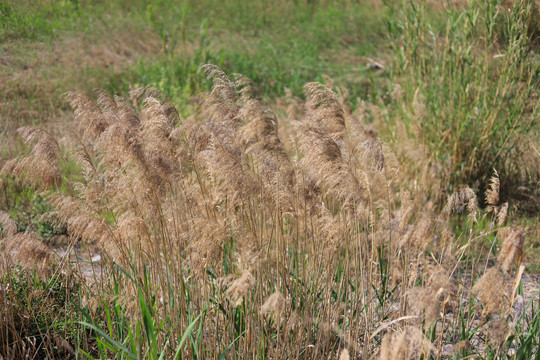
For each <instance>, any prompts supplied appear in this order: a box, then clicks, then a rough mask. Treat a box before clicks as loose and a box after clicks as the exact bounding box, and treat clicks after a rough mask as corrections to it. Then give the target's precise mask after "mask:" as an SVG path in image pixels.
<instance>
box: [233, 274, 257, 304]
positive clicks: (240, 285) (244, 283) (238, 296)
mask: <svg viewBox="0 0 540 360" xmlns="http://www.w3.org/2000/svg"><path fill="white" fill-rule="evenodd" d="M253 285H255V278H254V277H253V275H251V273H250V272H249V271H244V272H243V273H242V275H241V276H240V277H239V278H238V279H236V280H235V281H233V282H232V283H231V286H229V288H228V289H227V291H226V294H227V296H229V299H231V303H232V305H233V306H239V305H240V304H242V301H243V300H244V297H245V296H246V294H247V293H248V291H249V290H250V289H251V288H252V287H253Z"/></svg>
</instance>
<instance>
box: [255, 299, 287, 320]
mask: <svg viewBox="0 0 540 360" xmlns="http://www.w3.org/2000/svg"><path fill="white" fill-rule="evenodd" d="M284 310H285V297H284V296H283V295H282V294H281V293H280V292H279V291H276V292H274V293H273V294H272V295H270V296H269V297H268V299H266V301H265V302H264V304H263V305H262V306H261V313H262V314H263V315H265V316H270V315H271V316H272V317H273V318H274V321H276V322H279V321H281V317H282V315H283V311H284Z"/></svg>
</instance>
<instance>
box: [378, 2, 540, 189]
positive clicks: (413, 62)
mask: <svg viewBox="0 0 540 360" xmlns="http://www.w3.org/2000/svg"><path fill="white" fill-rule="evenodd" d="M533 5H534V4H533V3H532V2H528V1H515V2H514V3H513V5H512V4H511V5H508V3H507V2H505V3H503V2H501V1H496V0H490V1H470V2H469V3H468V5H465V6H464V8H459V9H457V8H455V7H452V6H449V7H448V8H446V9H445V10H442V11H443V12H442V14H436V15H433V14H432V13H431V12H430V8H429V5H427V4H426V3H425V2H422V1H414V2H402V3H401V4H400V5H398V6H395V7H394V8H392V11H391V12H390V16H389V17H388V29H389V34H390V38H391V43H392V46H393V49H394V58H395V63H394V68H393V74H392V78H393V80H394V82H395V83H397V84H399V85H400V86H401V88H402V90H403V98H400V99H396V101H395V102H394V105H393V107H391V108H392V109H393V113H392V116H391V117H392V121H391V124H393V125H395V124H396V121H397V120H398V119H399V121H402V122H403V123H404V124H405V126H406V127H407V131H408V132H409V134H411V135H412V136H415V137H418V141H420V143H422V144H423V145H424V146H426V147H427V148H428V149H429V153H430V158H431V161H433V162H438V163H439V164H441V165H442V167H444V168H446V169H447V171H448V174H449V178H448V181H449V183H450V184H451V185H453V186H457V185H458V184H459V183H469V184H474V183H475V182H478V185H479V188H480V189H485V185H486V182H487V178H488V176H489V174H490V173H491V172H492V171H493V168H497V169H499V171H500V173H501V179H502V181H503V183H504V184H505V185H506V186H505V187H506V189H507V190H512V189H513V188H515V187H517V186H519V182H520V181H523V177H520V176H519V175H520V174H522V173H523V172H526V174H525V176H526V177H527V176H529V177H530V176H533V177H534V176H537V175H538V168H537V167H536V168H535V167H534V166H533V167H532V168H528V167H527V163H526V162H524V161H522V158H523V156H524V155H525V156H526V155H527V154H526V152H528V151H531V150H530V149H527V147H526V146H525V145H526V144H527V142H530V141H535V140H537V139H538V130H539V123H538V121H537V120H538V115H539V114H538V88H539V85H540V76H539V75H540V74H539V71H538V70H539V67H538V66H539V57H538V54H537V47H536V45H535V39H534V38H533V37H532V36H534V31H533V30H534V29H531V26H534V24H535V19H534V16H536V17H537V16H538V13H537V9H536V8H535V7H534V6H533Z"/></svg>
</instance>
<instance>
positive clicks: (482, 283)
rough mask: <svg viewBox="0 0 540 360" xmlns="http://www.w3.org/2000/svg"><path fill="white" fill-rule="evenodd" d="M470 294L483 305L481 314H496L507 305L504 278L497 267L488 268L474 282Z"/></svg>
mask: <svg viewBox="0 0 540 360" xmlns="http://www.w3.org/2000/svg"><path fill="white" fill-rule="evenodd" d="M472 292H473V294H474V295H476V296H477V297H478V299H479V300H480V302H481V303H482V304H483V310H482V314H485V315H491V314H495V313H498V312H500V311H502V310H503V308H505V307H506V305H507V299H508V296H507V289H506V287H505V283H504V278H503V276H502V274H501V272H500V270H499V269H498V268H497V267H492V268H489V269H488V270H487V271H486V272H485V274H484V275H482V277H481V278H480V279H479V280H478V281H477V282H476V284H475V285H474V287H473V289H472Z"/></svg>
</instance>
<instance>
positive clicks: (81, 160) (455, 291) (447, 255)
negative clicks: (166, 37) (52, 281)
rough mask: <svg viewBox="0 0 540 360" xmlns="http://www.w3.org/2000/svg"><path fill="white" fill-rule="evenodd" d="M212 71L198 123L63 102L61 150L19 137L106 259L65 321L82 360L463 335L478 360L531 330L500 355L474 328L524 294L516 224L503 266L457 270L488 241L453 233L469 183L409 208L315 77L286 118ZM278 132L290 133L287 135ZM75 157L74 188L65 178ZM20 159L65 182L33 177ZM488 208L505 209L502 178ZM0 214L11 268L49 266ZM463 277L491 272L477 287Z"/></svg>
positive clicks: (146, 111) (367, 352)
mask: <svg viewBox="0 0 540 360" xmlns="http://www.w3.org/2000/svg"><path fill="white" fill-rule="evenodd" d="M203 69H204V71H205V72H206V74H207V75H208V77H209V79H210V80H211V81H212V82H213V87H212V89H211V91H209V92H208V93H204V94H201V96H200V99H201V104H202V105H201V111H200V112H197V113H195V114H193V116H191V117H189V118H183V117H181V116H179V114H178V112H177V111H176V110H175V108H174V106H173V105H172V103H171V102H170V101H169V100H168V99H167V98H166V97H165V96H164V95H163V94H162V93H160V92H159V91H158V90H156V89H154V88H149V87H145V88H140V89H136V90H134V91H132V92H131V93H130V98H131V100H128V99H124V98H120V97H116V96H112V95H110V94H108V93H106V92H104V91H102V90H98V91H97V99H96V100H93V99H92V98H90V97H87V96H85V95H82V94H78V93H74V92H70V93H68V94H67V99H68V101H69V102H70V104H71V105H72V107H73V108H74V112H75V118H76V124H75V125H76V126H74V127H73V128H70V129H65V130H64V131H63V132H61V133H62V134H63V138H62V139H56V138H55V137H53V136H51V135H50V134H49V133H47V132H44V131H39V130H37V129H36V130H31V129H25V130H23V131H22V135H23V136H26V138H28V140H29V141H31V142H32V143H36V144H37V145H35V146H34V148H33V149H34V150H33V152H32V153H31V154H30V155H27V156H25V157H20V158H18V159H15V160H13V161H12V162H10V163H9V164H8V165H6V166H4V169H3V172H4V173H5V174H11V175H13V176H15V177H16V178H18V179H20V180H21V181H26V182H27V183H28V184H30V185H34V186H36V187H37V188H39V189H40V191H41V193H42V194H43V196H46V197H47V198H48V199H49V201H50V203H51V204H52V206H53V207H54V211H53V212H52V213H50V214H48V216H49V217H50V219H51V221H56V222H58V223H60V224H64V225H65V226H66V228H67V233H68V235H69V237H70V242H71V246H73V248H74V249H78V248H80V247H81V246H82V245H83V244H84V245H85V246H94V247H95V248H96V249H98V251H99V254H101V258H102V261H101V262H100V264H99V265H100V267H99V269H95V268H94V267H93V266H94V265H95V264H90V265H89V266H90V267H91V269H92V271H93V274H92V275H88V274H87V275H86V276H80V277H79V281H80V293H79V300H80V301H79V303H78V305H77V306H78V307H79V308H80V313H79V317H78V318H75V319H76V320H74V321H73V323H74V324H77V325H78V326H80V328H78V329H79V331H80V333H79V334H84V336H82V335H81V336H79V337H78V338H77V339H79V340H78V341H77V342H76V343H71V346H72V347H73V349H74V351H75V352H78V353H79V354H84V355H86V356H88V357H99V356H100V357H117V358H130V359H142V358H144V359H159V358H175V359H176V358H180V357H182V358H225V357H227V358H236V359H247V358H250V359H252V358H261V359H262V358H274V359H284V358H297V359H313V358H335V357H339V358H340V359H350V358H380V359H390V358H407V359H413V358H414V359H420V358H426V357H427V356H431V355H433V356H441V355H442V354H443V345H447V344H449V345H451V346H454V344H458V343H459V341H461V340H463V339H467V340H470V341H474V342H475V344H476V345H475V347H473V348H471V349H466V350H463V352H468V353H470V354H476V355H478V354H479V355H481V356H484V355H485V356H488V355H489V356H491V355H494V354H502V353H503V352H502V351H507V350H508V349H509V348H510V347H513V346H516V344H518V342H519V341H525V340H523V339H522V338H520V337H519V336H520V335H521V334H523V333H524V332H525V331H527V330H526V329H528V328H527V327H526V326H524V327H523V329H522V330H520V331H517V332H516V333H515V334H516V336H518V337H515V338H512V339H510V338H506V337H505V336H502V337H498V338H497V339H499V340H498V342H497V343H496V344H495V342H490V341H489V340H486V339H487V338H485V337H482V336H480V335H478V331H477V329H479V328H480V327H481V326H482V325H484V324H487V323H488V322H489V321H492V319H491V318H490V317H489V316H495V315H498V316H500V317H501V319H504V320H505V321H507V320H508V319H509V318H508V316H509V314H510V313H511V310H512V305H513V303H514V298H513V297H515V296H516V294H515V292H507V291H506V290H505V289H507V288H508V286H511V276H512V274H513V270H514V268H515V267H514V264H515V262H517V263H518V266H519V259H520V256H521V252H522V249H523V239H524V235H523V234H524V232H521V231H520V230H516V231H513V232H511V234H512V235H508V236H506V237H505V239H506V240H505V241H504V243H503V247H502V250H501V252H500V253H499V255H498V257H497V259H496V265H494V266H492V267H490V269H489V270H487V272H485V274H484V272H483V271H480V272H478V271H477V269H478V268H479V267H480V265H481V264H480V258H479V259H477V260H466V261H465V260H464V259H465V258H466V259H468V258H469V257H468V256H467V255H470V253H468V251H470V249H471V247H472V245H473V242H474V241H478V239H480V240H479V241H486V240H485V239H486V237H487V235H480V236H479V237H478V238H473V237H472V236H471V237H469V238H468V239H466V240H465V244H462V243H460V242H458V241H456V239H455V237H454V236H453V234H452V233H451V230H450V226H449V224H448V218H449V217H451V216H452V215H453V214H454V213H456V212H457V213H459V212H463V211H465V210H466V211H468V212H469V213H471V214H473V216H474V217H475V218H479V217H482V218H484V217H487V216H488V214H487V213H484V212H483V211H482V210H481V209H479V208H478V206H477V200H476V195H475V194H474V192H473V191H472V190H471V189H470V188H464V189H462V190H459V191H457V192H456V193H455V194H454V195H451V196H450V197H449V198H448V204H447V205H446V207H445V210H444V211H443V212H439V211H438V210H437V207H436V206H434V205H433V204H431V205H430V204H428V202H424V200H422V199H416V198H415V197H414V193H415V189H416V188H415V184H414V183H413V182H411V181H410V180H409V179H407V178H406V177H403V176H401V173H402V172H401V169H400V167H399V163H398V162H397V161H396V156H395V154H394V153H393V151H392V150H391V148H390V147H389V146H388V145H387V144H385V143H384V142H383V141H382V140H380V139H379V138H377V136H376V135H375V134H374V132H372V131H370V130H369V129H367V128H366V127H365V124H363V123H362V119H361V118H359V117H357V116H356V115H355V114H354V113H353V112H351V111H348V110H347V109H346V106H345V104H344V103H343V101H344V100H343V98H340V97H338V96H337V95H336V93H335V92H334V91H333V90H332V89H331V88H330V87H328V86H326V85H324V84H319V83H308V84H306V86H305V96H306V101H305V104H303V107H302V108H301V109H297V110H296V111H290V112H289V114H295V115H294V118H292V119H290V118H283V117H280V116H278V115H277V114H276V113H275V112H274V111H273V110H272V107H271V106H270V105H269V104H267V103H266V102H265V101H264V100H263V99H261V98H260V97H259V96H258V93H257V91H256V89H255V86H254V85H253V84H252V83H251V82H250V81H248V80H247V79H246V78H244V77H242V76H236V77H235V78H231V77H229V76H227V74H225V73H224V72H223V71H222V70H220V69H219V68H217V67H216V66H213V65H206V66H205V67H204V68H203ZM280 126H285V127H287V128H288V129H291V133H290V134H289V135H290V137H289V138H287V140H286V141H287V142H285V140H284V139H283V138H282V137H280V136H279V133H280V128H279V127H280ZM29 134H32V136H29ZM288 142H290V144H289V143H288ZM45 145H47V146H45ZM45 149H46V150H47V151H45ZM29 159H30V160H29ZM70 159H73V160H74V161H76V162H77V164H78V170H79V173H78V174H77V176H68V175H67V174H63V173H62V166H63V164H65V163H67V162H68V161H69V160H70ZM30 163H32V164H34V163H38V164H40V166H41V164H46V165H47V166H48V168H49V170H47V171H53V170H54V172H55V174H56V172H58V174H59V175H58V176H56V175H55V176H53V177H50V176H49V175H48V174H49V173H48V172H45V177H43V176H44V175H43V174H42V173H41V172H40V171H37V169H35V168H27V165H28V164H30ZM51 169H52V170H51ZM44 179H45V180H47V179H53V180H54V181H42V180H44ZM493 184H495V183H493ZM497 190H498V189H497ZM488 198H489V199H490V200H489V201H491V202H492V203H494V204H495V203H497V201H496V200H498V199H495V198H496V196H495V185H493V189H492V190H491V191H490V192H489V194H488ZM493 206H495V205H493ZM1 220H2V221H3V223H4V224H6V225H4V227H3V232H2V239H3V241H2V242H0V246H2V250H3V251H2V254H5V257H6V259H7V258H9V259H13V260H17V256H18V255H17V254H16V251H15V250H17V249H19V251H22V250H24V251H23V252H24V254H27V255H25V258H27V259H28V260H31V259H32V262H31V264H34V265H39V266H41V264H44V263H46V262H47V261H48V260H49V259H54V258H55V257H54V256H52V255H51V257H49V255H47V254H45V250H44V248H43V246H42V245H39V244H37V243H35V241H33V240H32V242H28V245H25V244H26V242H25V241H26V240H25V241H22V240H21V239H23V238H24V239H27V238H28V239H30V238H31V235H30V234H19V233H16V230H14V228H13V225H12V224H11V222H10V221H9V219H8V218H7V217H6V216H3V217H2V218H1ZM467 224H468V225H467V226H470V229H471V234H472V232H473V230H474V226H475V224H474V222H467ZM500 225H502V224H494V229H495V230H496V231H498V232H499V235H498V236H501V237H502V236H503V233H504V232H505V230H503V229H501V228H500ZM4 233H5V235H4ZM18 239H19V240H18ZM482 239H483V240H482ZM12 244H16V245H12ZM30 254H31V256H29V255H30ZM488 260H489V258H488V259H487V260H486V261H488ZM10 261H11V260H10ZM76 264H77V263H76ZM78 265H81V264H80V263H79V264H78ZM35 269H39V268H35ZM37 271H41V270H37ZM61 271H63V272H65V273H69V274H74V273H81V271H80V268H77V266H75V265H69V264H65V267H64V268H62V270H61ZM463 272H465V273H467V274H469V275H471V277H474V278H476V277H479V276H480V274H482V276H481V278H480V280H478V281H477V282H476V284H475V285H473V283H472V282H471V281H467V280H464V279H463V278H462V276H463ZM3 284H5V282H4V283H3ZM8 284H9V282H8ZM2 286H4V285H2ZM480 308H481V309H482V311H480ZM103 314H106V315H105V316H103ZM490 324H491V325H493V326H494V323H490ZM74 326H75V325H74ZM493 326H492V327H493ZM9 331H12V330H11V329H8V333H9ZM505 334H506V333H505ZM6 339H7V337H6V336H4V337H2V338H1V339H0V340H2V341H3V342H6V341H7V342H8V343H9V342H10V341H11V340H6ZM70 339H71V338H70ZM500 339H502V340H500ZM516 339H517V340H516ZM459 348H460V349H461V347H459ZM501 349H502V350H501ZM18 351H19V352H18V354H22V353H21V351H22V350H20V349H19V350H18ZM460 351H461V350H460ZM505 354H506V353H505Z"/></svg>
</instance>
